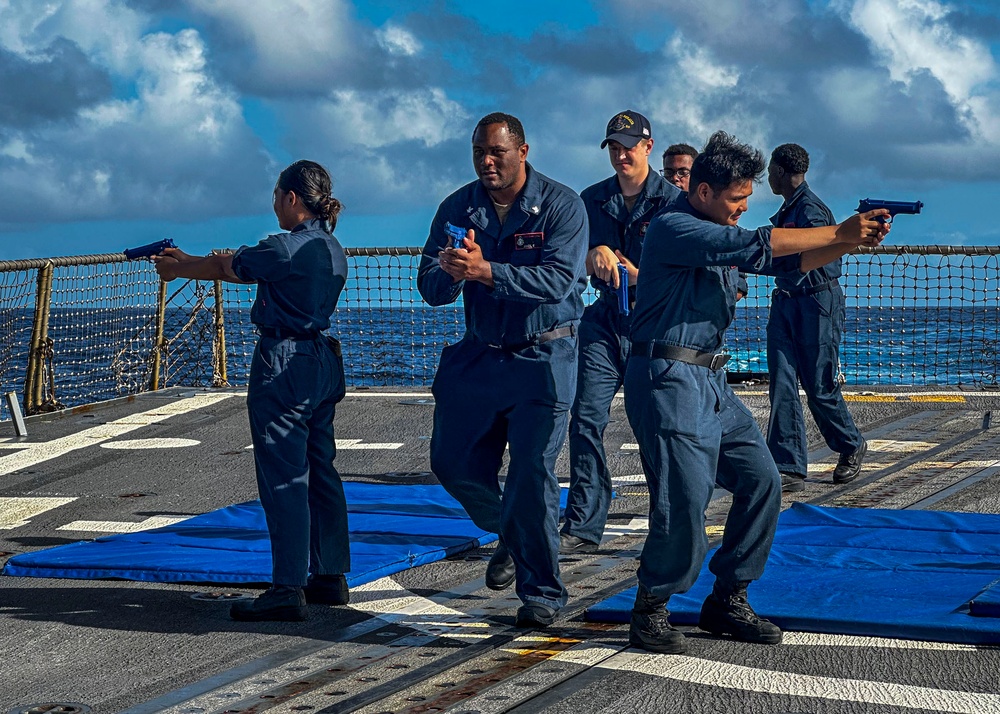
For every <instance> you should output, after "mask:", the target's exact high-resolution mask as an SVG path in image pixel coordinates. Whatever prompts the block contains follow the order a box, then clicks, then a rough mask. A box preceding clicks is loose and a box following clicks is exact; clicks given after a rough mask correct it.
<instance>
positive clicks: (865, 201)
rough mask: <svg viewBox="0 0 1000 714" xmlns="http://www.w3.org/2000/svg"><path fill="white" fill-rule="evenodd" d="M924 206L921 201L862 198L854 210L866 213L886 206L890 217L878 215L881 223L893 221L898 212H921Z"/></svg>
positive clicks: (911, 213)
mask: <svg viewBox="0 0 1000 714" xmlns="http://www.w3.org/2000/svg"><path fill="white" fill-rule="evenodd" d="M923 207H924V204H923V203H921V202H920V201H883V200H882V199H880V198H862V199H861V202H860V203H858V207H857V208H856V209H854V210H855V211H856V212H857V213H865V212H866V211H874V210H875V209H876V208H884V209H885V210H887V211H888V212H889V218H888V219H886V218H885V217H884V216H878V217H877V218H876V219H875V220H877V221H878V222H879V223H892V219H893V218H895V217H896V214H897V213H906V214H910V215H913V214H916V213H920V209H921V208H923Z"/></svg>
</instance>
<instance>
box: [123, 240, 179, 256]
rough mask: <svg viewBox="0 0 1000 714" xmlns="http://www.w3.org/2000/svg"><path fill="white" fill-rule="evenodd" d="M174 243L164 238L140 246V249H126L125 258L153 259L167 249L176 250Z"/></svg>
mask: <svg viewBox="0 0 1000 714" xmlns="http://www.w3.org/2000/svg"><path fill="white" fill-rule="evenodd" d="M176 247H177V246H176V245H174V241H173V239H171V238H164V239H163V240H158V241H156V242H155V243H147V244H146V245H140V246H139V247H138V248H126V249H125V251H124V252H125V257H126V258H127V259H128V260H138V259H139V258H151V257H153V256H154V255H159V254H160V253H162V252H163V251H164V250H166V249H167V248H176Z"/></svg>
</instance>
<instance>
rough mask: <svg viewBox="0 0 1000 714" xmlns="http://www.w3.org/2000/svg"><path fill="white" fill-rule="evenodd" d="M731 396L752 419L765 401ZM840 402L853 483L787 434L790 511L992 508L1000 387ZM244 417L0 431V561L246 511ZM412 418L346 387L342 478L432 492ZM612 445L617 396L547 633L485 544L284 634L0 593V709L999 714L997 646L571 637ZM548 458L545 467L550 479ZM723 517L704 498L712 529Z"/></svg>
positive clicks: (127, 591) (219, 593)
mask: <svg viewBox="0 0 1000 714" xmlns="http://www.w3.org/2000/svg"><path fill="white" fill-rule="evenodd" d="M737 391H738V392H739V394H740V395H741V397H742V398H743V399H744V401H745V402H746V403H747V405H748V406H749V407H750V408H751V410H752V411H753V413H754V415H755V416H756V417H757V419H758V420H759V421H760V422H761V423H762V424H764V423H765V420H766V418H767V394H766V388H763V389H762V388H760V387H754V386H748V387H742V388H739V389H738V390H737ZM847 394H848V398H849V400H850V401H849V403H850V406H851V410H852V412H853V414H854V415H855V418H856V420H857V421H858V423H859V426H861V428H862V430H863V432H864V433H865V435H866V437H867V438H868V439H869V443H870V450H869V455H868V458H867V461H866V466H865V469H864V471H863V473H862V475H861V477H859V478H858V479H857V480H856V481H855V482H853V483H850V484H847V485H844V486H836V487H835V486H834V485H833V484H832V483H831V481H830V473H831V471H832V468H833V464H834V462H835V455H834V454H832V453H830V451H829V450H828V449H826V448H825V447H823V446H822V444H821V440H820V438H819V435H818V433H817V432H816V431H815V428H814V426H813V425H812V422H811V420H809V423H810V431H809V438H810V444H811V445H812V447H813V450H812V451H811V454H810V461H811V467H810V468H811V473H810V478H809V479H808V481H807V488H806V490H805V491H804V492H803V493H797V494H793V496H794V500H800V501H807V502H810V503H815V504H823V505H832V506H851V507H863V508H892V509H935V510H946V511H970V512H981V513H1000V488H998V486H1000V414H998V415H997V416H996V417H994V411H996V410H997V409H998V407H1000V393H995V392H976V391H959V390H949V389H933V390H932V389H902V388H893V389H890V388H863V389H861V388H856V387H855V388H850V387H849V388H848V389H847ZM245 410H246V400H245V394H244V393H243V392H241V391H239V390H194V389H183V388H172V389H169V390H166V391H162V392H154V393H148V394H143V395H140V396H137V397H133V398H128V399H121V400H115V401H111V402H105V403H101V404H96V405H91V406H88V407H84V408H77V409H73V410H67V411H64V412H59V413H55V414H48V415H40V416H36V417H31V418H29V419H28V420H27V426H28V435H27V437H24V438H18V437H16V436H15V435H14V430H13V425H12V424H10V423H9V422H6V423H0V437H2V439H0V561H2V560H3V559H6V558H7V557H9V556H10V555H11V554H16V553H22V552H26V551H30V550H35V549H39V548H45V547H50V546H53V545H58V544H62V543H69V542H74V541H77V540H83V539H93V538H96V537H99V536H101V535H105V534H107V533H112V532H128V531H130V530H135V529H142V528H149V527H155V526H157V525H161V524H164V523H168V522H171V519H179V518H184V517H187V516H190V515H194V514H198V513H204V512H206V511H210V510H213V509H216V508H220V507H222V506H226V505H229V504H232V503H236V502H240V501H247V500H251V499H254V498H256V487H255V483H254V477H253V459H252V452H251V451H249V450H248V449H247V448H246V447H247V446H248V445H249V433H248V428H247V423H246V411H245ZM432 413H433V403H432V400H431V397H430V394H429V392H428V391H427V390H419V389H412V390H401V389H355V390H352V391H350V392H349V394H348V396H347V397H346V398H345V400H344V402H343V403H342V404H341V406H340V407H339V408H338V414H337V421H336V432H337V439H338V446H339V449H338V456H337V466H338V468H339V469H340V471H341V473H342V475H343V477H344V478H345V480H359V481H370V482H379V483H389V484H404V483H434V478H433V476H432V475H431V474H430V473H429V462H428V447H429V439H430V434H431V425H432ZM634 441H635V440H634V437H633V436H632V434H631V431H630V430H629V427H628V423H627V421H626V419H625V415H624V408H623V402H622V399H621V397H620V396H619V397H618V398H616V399H615V402H614V405H613V415H612V422H611V424H610V425H609V427H608V431H607V434H606V438H605V443H606V445H607V448H608V453H609V456H610V467H611V471H612V473H613V474H614V475H615V483H616V488H617V491H618V495H619V497H618V498H617V499H616V500H615V501H614V502H613V504H612V513H611V519H610V521H609V525H608V529H607V531H606V534H605V540H604V543H603V544H602V547H601V549H600V551H599V552H597V553H595V554H592V555H581V556H574V557H563V558H562V559H561V563H562V572H563V576H564V579H565V581H566V584H567V587H568V589H569V592H570V602H569V606H568V608H567V609H566V610H565V611H564V612H563V613H562V614H561V617H560V619H559V620H558V622H557V623H556V625H554V626H553V627H550V628H548V629H547V630H544V631H542V630H539V631H533V632H526V631H523V630H517V629H515V628H514V627H513V615H514V611H515V610H516V607H517V605H518V602H517V600H516V598H515V597H514V595H513V592H512V591H506V592H501V593H496V592H493V591H491V590H488V589H486V588H485V586H484V582H483V574H484V571H485V567H486V560H487V559H488V557H489V555H490V553H491V552H492V549H493V546H488V547H485V548H482V549H479V550H476V551H471V552H469V553H467V554H463V555H461V556H457V557H455V558H452V559H448V560H444V561H441V562H438V563H434V564H431V565H426V566H421V567H419V568H415V569H412V570H408V571H405V572H402V573H399V574H397V575H394V576H391V577H389V578H383V579H382V580H379V581H376V582H375V583H372V584H370V585H368V586H365V587H363V588H359V589H357V590H355V591H354V592H353V593H352V604H351V606H350V607H344V608H323V607H311V608H310V617H309V620H308V621H306V622H303V623H259V624H254V623H237V622H233V621H232V620H230V619H229V617H228V608H229V603H230V601H231V599H232V596H233V594H244V595H245V594H250V595H252V594H255V593H256V592H257V591H254V590H245V589H240V588H235V587H232V586H226V587H224V588H223V587H220V586H211V585H204V586H203V585H191V584H161V583H142V582H128V581H113V580H95V581H89V580H57V579H36V578H15V577H0V617H2V623H3V627H2V628H0V651H2V652H3V657H2V662H0V712H8V711H20V710H22V709H24V710H30V709H31V707H35V706H37V705H41V704H43V703H57V702H61V703H76V704H78V705H80V708H79V709H78V710H77V711H80V712H84V711H87V710H88V708H89V710H90V711H92V712H97V713H102V714H103V713H110V712H128V713H129V714H148V713H152V712H171V713H172V714H222V713H223V712H225V713H227V714H236V713H237V712H239V713H245V714H249V713H250V712H265V711H266V712H269V713H273V714H276V713H278V712H281V713H286V712H314V713H316V712H347V711H361V712H370V713H375V712H396V713H402V712H441V711H448V712H466V713H467V714H471V713H472V712H479V713H482V714H485V713H487V712H519V713H521V712H541V711H544V712H567V713H569V712H572V713H574V714H576V713H578V712H616V713H618V712H663V711H670V712H672V713H673V714H682V713H686V712H769V713H770V712H774V713H778V712H830V713H837V714H839V713H842V712H843V713H847V712H862V711H863V712H887V713H891V712H899V713H902V712H910V713H911V714H912V712H942V711H946V712H977V713H979V712H1000V680H998V673H1000V648H993V647H976V646H969V645H955V644H942V643H933V642H922V641H918V640H893V639H882V638H868V637H849V636H843V635H819V634H808V633H794V632H792V633H788V634H787V636H786V640H785V643H784V644H783V645H781V646H778V647H763V646H753V645H747V644H741V643H736V642H731V641H726V640H720V639H717V638H713V637H709V636H705V635H704V634H702V633H700V632H699V631H698V630H694V629H691V630H689V633H690V641H691V644H690V648H689V652H688V653H687V654H685V655H683V656H681V655H671V656H667V655H653V654H648V653H643V652H640V651H638V650H634V649H629V648H628V646H627V626H613V625H601V624H592V623H586V622H584V621H583V619H582V617H581V615H582V612H583V610H584V608H585V607H587V606H588V605H590V604H593V603H595V602H597V601H599V600H601V599H603V598H605V597H607V596H608V595H610V594H613V593H615V592H618V591H620V590H623V589H625V588H627V587H630V586H631V585H633V584H634V582H635V568H636V561H635V557H636V555H637V554H638V552H639V550H640V549H641V547H642V542H643V536H644V532H645V527H646V517H647V507H648V496H647V492H646V487H645V483H644V481H643V478H642V476H641V473H642V471H641V467H640V464H639V456H638V451H637V449H636V447H635V444H634ZM567 461H568V460H567V456H566V450H565V449H564V450H563V454H562V456H561V458H560V462H559V468H558V473H559V474H560V477H561V478H565V477H566V476H567V474H568V463H567ZM792 500H793V498H792V497H791V496H789V495H786V496H785V504H784V505H785V506H787V505H789V504H791V502H792ZM728 506H729V498H728V496H727V495H726V494H725V493H723V492H719V493H718V494H717V498H715V499H714V500H713V502H712V504H711V507H710V509H709V513H708V525H709V528H710V529H714V530H710V534H717V533H718V531H719V527H720V526H722V525H723V524H724V523H725V513H726V510H727V508H728ZM751 598H752V591H751ZM39 711H41V710H40V709H39ZM62 711H65V712H72V711H73V709H72V708H67V709H64V710H62Z"/></svg>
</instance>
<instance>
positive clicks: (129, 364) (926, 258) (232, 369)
mask: <svg viewBox="0 0 1000 714" xmlns="http://www.w3.org/2000/svg"><path fill="white" fill-rule="evenodd" d="M419 261H420V250H419V249H418V248H391V249H390V248H372V249H350V250H348V264H349V267H350V277H349V279H348V282H347V285H346V287H345V290H344V293H343V294H342V295H341V299H340V304H339V307H338V309H337V312H336V314H335V315H334V317H333V327H332V330H331V331H332V332H333V333H334V334H336V335H337V336H339V337H340V339H341V341H342V343H343V347H344V362H345V368H346V370H347V379H348V384H349V385H351V386H355V387H358V386H427V385H429V384H430V383H431V381H432V380H433V378H434V371H435V369H436V367H437V361H438V357H439V355H440V353H441V349H442V348H443V347H444V346H445V345H446V344H448V343H451V342H454V341H455V340H457V339H458V338H459V337H460V336H461V334H462V332H463V329H464V327H463V324H464V320H463V313H462V304H461V301H459V302H458V303H456V304H454V305H450V306H447V307H440V308H431V307H428V306H427V305H425V304H424V303H423V301H422V300H421V299H420V296H419V294H418V293H417V290H416V271H417V266H418V264H419ZM46 266H48V267H46ZM44 270H50V271H51V285H50V289H51V294H50V295H48V296H47V297H46V298H45V299H47V300H48V310H47V311H45V310H43V311H40V313H39V311H36V309H35V303H36V295H37V294H39V292H38V291H39V286H40V285H41V284H43V283H44V282H45V281H44V280H43V279H42V277H43V272H44ZM841 283H842V285H843V286H844V291H845V293H846V296H847V316H846V323H845V328H844V335H843V342H842V346H841V362H842V364H841V367H842V371H843V373H844V376H845V378H846V380H847V383H848V384H849V385H875V384H886V385H954V386H966V387H987V388H989V387H996V386H997V380H998V372H1000V357H998V348H1000V305H998V297H1000V247H996V248H994V247H973V248H952V247H948V246H921V247H906V246H894V247H884V246H883V247H881V248H879V249H876V250H874V251H866V252H865V253H862V254H858V255H850V256H847V257H846V258H845V260H844V278H843V279H842V280H841ZM750 288H751V289H750V294H749V296H748V297H747V298H746V299H745V300H743V301H742V302H741V303H740V304H739V306H738V308H737V317H736V320H735V322H734V324H733V326H732V327H731V328H730V330H729V332H728V335H727V345H726V349H727V350H728V351H729V352H731V354H732V355H733V357H734V359H732V360H731V361H730V363H729V365H728V366H727V368H728V369H729V370H730V372H735V373H740V374H745V375H747V377H748V378H752V377H754V376H757V375H762V374H766V372H767V363H766V350H765V345H766V325H767V314H768V306H769V304H770V299H771V288H772V281H771V280H770V279H768V278H766V277H761V276H750ZM159 290H160V282H159V279H158V278H157V276H156V273H155V271H154V270H153V269H152V266H151V264H149V263H146V262H125V261H123V260H122V256H120V255H108V256H81V257H79V258H53V259H48V260H39V261H11V262H7V263H2V262H0V390H2V391H3V392H10V391H14V392H17V393H18V394H19V395H23V392H24V389H25V388H26V376H27V365H28V363H29V360H28V358H29V354H30V353H31V349H32V335H33V330H35V331H36V332H37V328H36V326H35V324H34V323H35V320H36V314H43V315H44V319H45V320H47V322H46V325H45V327H46V329H45V330H44V332H45V335H46V338H47V339H45V340H41V341H40V342H39V343H38V344H37V345H36V356H37V358H38V359H37V360H36V361H37V362H38V363H39V364H40V367H41V371H40V376H41V380H42V383H41V395H42V398H41V404H40V409H36V411H39V410H44V409H47V408H58V407H60V406H74V405H78V404H84V403H89V402H93V401H98V400H101V399H108V398H112V397H117V396H123V395H126V394H135V393H138V392H142V391H145V390H146V389H149V388H150V385H151V383H152V381H153V379H154V376H156V372H155V367H156V366H157V365H158V367H159V373H158V376H159V380H158V384H159V386H161V387H162V386H173V385H185V386H224V385H226V384H228V385H231V386H243V385H245V384H246V380H247V374H248V371H249V365H250V359H251V355H252V353H253V347H254V344H255V342H256V338H257V336H256V333H255V332H254V330H253V326H252V325H251V323H250V306H251V304H252V302H253V299H254V295H255V287H254V286H253V285H236V284H231V283H223V284H220V285H219V286H216V285H215V284H214V283H210V282H197V281H174V282H173V283H170V284H169V285H167V286H166V305H165V308H164V313H163V325H162V329H163V334H162V341H158V339H157V326H158V325H157V300H158V297H157V296H158V291H159ZM585 297H586V299H587V301H588V302H589V301H590V300H592V299H593V294H592V293H590V292H589V291H588V293H587V295H586V296H585ZM157 358H158V359H157ZM36 392H37V388H36ZM0 415H2V416H3V418H9V415H8V414H7V413H6V405H5V404H0Z"/></svg>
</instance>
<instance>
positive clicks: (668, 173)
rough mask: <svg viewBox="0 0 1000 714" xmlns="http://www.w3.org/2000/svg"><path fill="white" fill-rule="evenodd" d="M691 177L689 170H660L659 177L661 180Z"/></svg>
mask: <svg viewBox="0 0 1000 714" xmlns="http://www.w3.org/2000/svg"><path fill="white" fill-rule="evenodd" d="M690 175H691V169H660V176H662V177H663V178H673V177H674V176H676V177H677V178H687V177H688V176H690Z"/></svg>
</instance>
